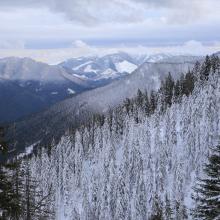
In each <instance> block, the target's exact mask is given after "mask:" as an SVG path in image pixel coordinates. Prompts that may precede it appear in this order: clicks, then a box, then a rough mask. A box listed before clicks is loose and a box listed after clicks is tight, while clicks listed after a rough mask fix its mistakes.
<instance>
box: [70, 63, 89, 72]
mask: <svg viewBox="0 0 220 220" xmlns="http://www.w3.org/2000/svg"><path fill="white" fill-rule="evenodd" d="M90 63H92V61H88V62H85V63H83V64H80V65H79V66H77V67H74V68H72V70H78V69H80V68H81V67H84V66H86V65H88V64H90Z"/></svg>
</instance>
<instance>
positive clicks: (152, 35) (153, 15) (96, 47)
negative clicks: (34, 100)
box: [0, 0, 220, 63]
mask: <svg viewBox="0 0 220 220" xmlns="http://www.w3.org/2000/svg"><path fill="white" fill-rule="evenodd" d="M219 11H220V1H219V0H0V33H1V34H0V57H3V56H12V55H13V56H31V57H33V58H36V59H38V60H42V61H46V62H50V63H53V62H54V63H55V62H59V61H60V60H63V59H66V58H69V57H76V56H81V55H86V54H94V53H98V54H103V53H109V52H115V51H117V50H123V51H127V52H131V53H158V52H169V53H193V54H203V53H212V52H214V51H217V50H220V28H219V27H220V13H219Z"/></svg>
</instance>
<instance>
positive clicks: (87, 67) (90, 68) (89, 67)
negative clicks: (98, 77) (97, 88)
mask: <svg viewBox="0 0 220 220" xmlns="http://www.w3.org/2000/svg"><path fill="white" fill-rule="evenodd" d="M84 72H94V73H96V72H97V70H96V69H93V68H92V66H91V65H87V66H86V67H85V69H84Z"/></svg>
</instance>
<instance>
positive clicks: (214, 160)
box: [192, 144, 220, 220]
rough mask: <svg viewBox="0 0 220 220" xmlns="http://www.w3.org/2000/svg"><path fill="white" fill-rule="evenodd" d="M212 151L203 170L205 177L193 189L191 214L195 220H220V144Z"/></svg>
mask: <svg viewBox="0 0 220 220" xmlns="http://www.w3.org/2000/svg"><path fill="white" fill-rule="evenodd" d="M212 151H213V152H212V155H211V156H210V157H209V159H208V163H207V164H205V168H204V172H205V175H206V176H205V177H204V178H203V179H198V183H197V185H196V186H195V188H194V191H195V192H194V194H193V199H194V200H195V203H196V207H195V209H194V210H193V213H192V214H193V216H194V218H195V219H200V220H202V219H206V220H214V219H215V220H218V219H220V144H219V145H218V146H216V147H215V148H214V149H213V150H212Z"/></svg>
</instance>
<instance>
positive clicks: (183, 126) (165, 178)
mask: <svg viewBox="0 0 220 220" xmlns="http://www.w3.org/2000/svg"><path fill="white" fill-rule="evenodd" d="M210 84H212V86H209V85H207V86H204V87H203V88H202V89H198V88H197V89H196V90H195V91H194V93H193V95H192V96H190V97H183V99H182V101H181V102H180V103H175V104H173V105H172V106H171V107H170V108H168V109H167V110H166V112H165V113H164V114H161V113H159V111H156V112H155V114H153V115H151V116H150V117H146V115H144V114H143V115H142V113H141V112H139V114H140V116H139V117H140V122H139V123H138V124H137V123H136V122H135V121H134V120H133V118H132V117H128V116H127V115H124V116H123V117H124V118H123V120H122V122H123V126H122V127H123V133H122V134H119V133H118V132H117V131H116V128H117V121H114V120H113V124H112V131H111V132H110V129H109V124H108V120H106V121H105V123H104V125H103V126H102V127H99V126H97V125H94V130H93V132H94V136H93V137H94V139H91V137H92V135H91V130H89V129H87V128H84V129H83V130H82V128H81V129H79V130H76V133H75V134H74V138H73V137H70V136H68V135H65V136H64V137H62V138H61V140H60V142H59V143H58V144H57V145H55V146H54V147H53V148H52V151H51V155H50V156H48V155H47V150H46V149H45V150H42V153H41V154H40V155H38V156H35V157H33V159H32V163H31V167H32V172H33V175H34V176H38V177H39V179H40V180H42V184H43V185H45V184H47V185H48V184H50V183H52V184H53V187H54V190H55V194H54V196H55V198H56V199H55V202H54V204H53V205H54V207H56V210H55V211H56V212H57V211H59V212H60V213H58V214H59V215H58V220H63V219H86V218H87V217H88V216H89V215H91V216H90V219H149V216H150V215H151V213H152V212H153V209H152V206H153V203H154V201H155V198H156V197H155V196H157V198H158V199H159V201H160V202H161V203H162V204H163V205H165V204H166V199H165V198H166V196H167V198H168V199H169V201H170V205H171V208H172V210H177V206H176V204H178V210H180V213H178V212H176V211H174V213H173V215H174V217H173V219H184V218H183V217H182V214H181V210H182V211H184V209H186V208H187V210H188V211H187V212H188V214H189V211H190V209H191V208H192V205H193V203H192V199H191V192H192V187H193V186H194V181H195V179H196V178H197V177H198V174H200V173H201V172H202V167H203V164H204V162H206V160H207V155H208V152H209V147H210V146H214V145H215V144H216V143H217V140H216V141H215V140H214V139H210V138H209V137H210V135H212V136H214V137H218V135H219V132H220V126H219V125H218V126H215V124H216V123H215V122H216V121H219V120H220V114H219V109H220V102H219V91H220V83H219V81H216V80H213V81H210ZM213 105H215V107H210V106H213ZM207 112H209V114H207ZM143 195H145V196H143ZM112 204H113V205H112ZM111 208H112V209H113V210H111ZM73 210H74V211H73ZM140 210H143V212H141V211H140ZM146 210H147V211H146ZM103 216H105V218H104V217H103ZM188 219H190V218H188Z"/></svg>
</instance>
